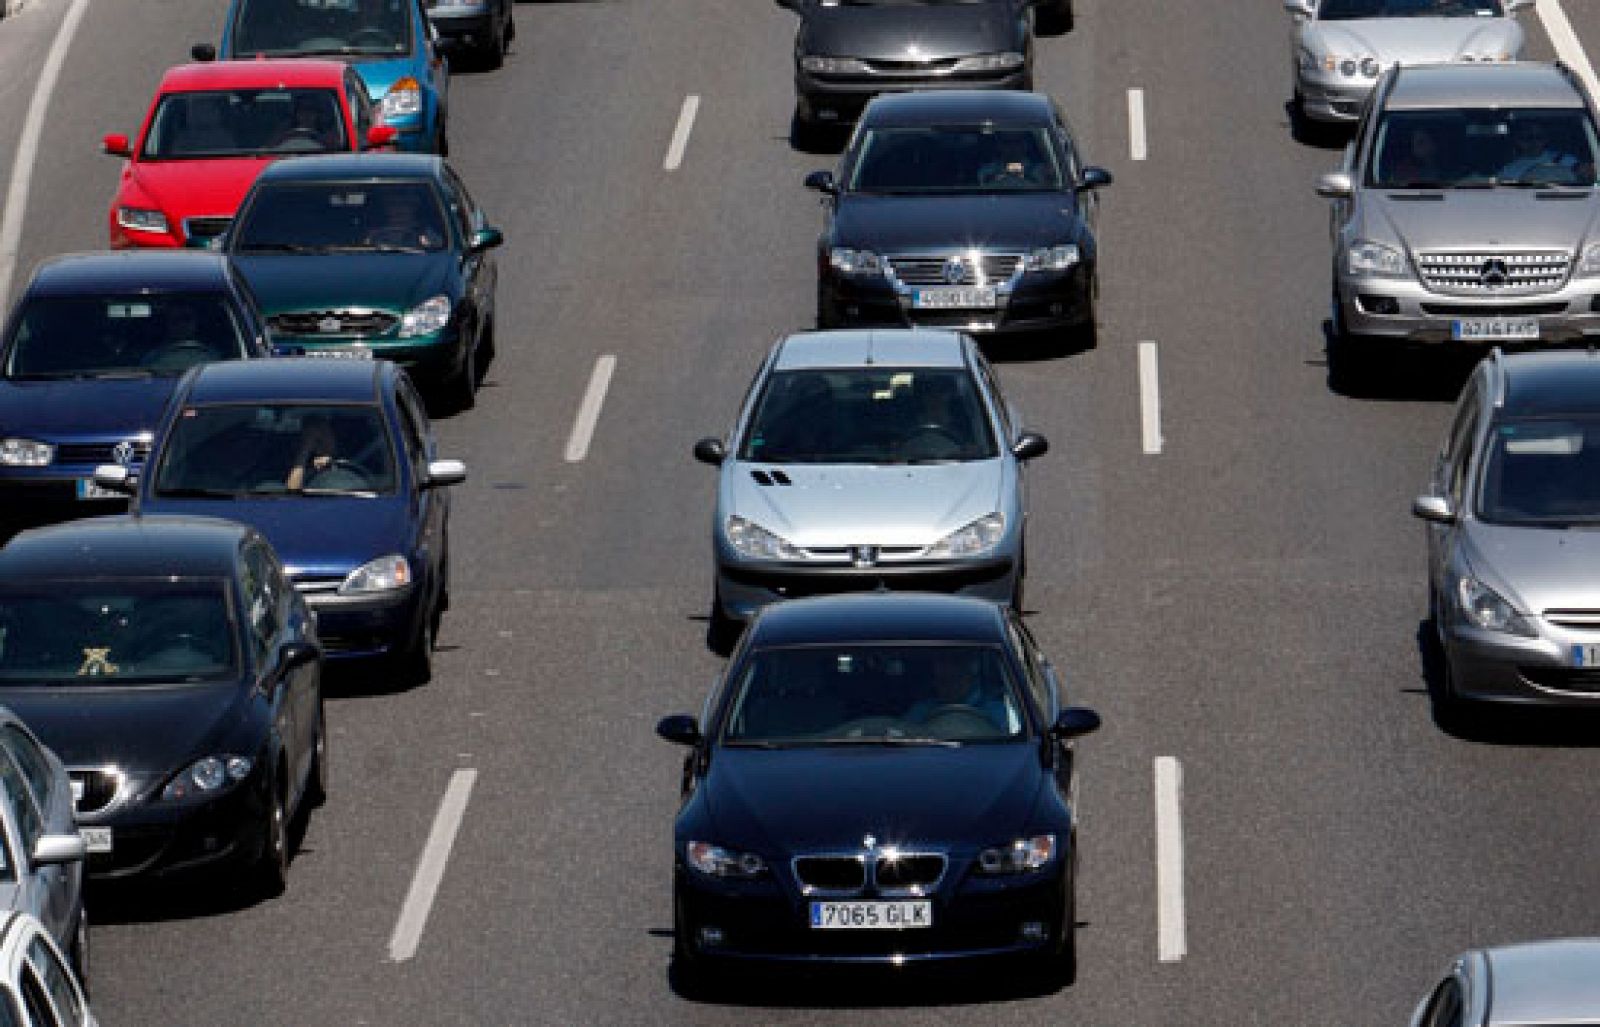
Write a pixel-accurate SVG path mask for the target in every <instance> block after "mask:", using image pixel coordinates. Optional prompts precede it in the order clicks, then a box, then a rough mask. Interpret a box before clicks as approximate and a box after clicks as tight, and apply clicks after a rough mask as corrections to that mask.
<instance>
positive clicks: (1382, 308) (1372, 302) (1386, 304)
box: [1356, 295, 1400, 314]
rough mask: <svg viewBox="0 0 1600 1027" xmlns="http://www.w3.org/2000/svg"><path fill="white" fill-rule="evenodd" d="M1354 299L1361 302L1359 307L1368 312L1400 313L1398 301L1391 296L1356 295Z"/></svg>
mask: <svg viewBox="0 0 1600 1027" xmlns="http://www.w3.org/2000/svg"><path fill="white" fill-rule="evenodd" d="M1356 300H1357V302H1359V303H1360V304H1361V309H1362V310H1364V311H1366V312H1367V313H1369V314H1398V313H1400V301H1399V300H1397V299H1395V298H1394V297H1393V296H1366V295H1361V296H1357V297H1356Z"/></svg>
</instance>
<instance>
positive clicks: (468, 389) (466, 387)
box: [445, 339, 478, 411]
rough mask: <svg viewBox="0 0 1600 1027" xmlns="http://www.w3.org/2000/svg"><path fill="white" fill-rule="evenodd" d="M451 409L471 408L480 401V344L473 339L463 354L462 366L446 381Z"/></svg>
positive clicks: (446, 391)
mask: <svg viewBox="0 0 1600 1027" xmlns="http://www.w3.org/2000/svg"><path fill="white" fill-rule="evenodd" d="M445 393H446V396H447V399H448V405H449V407H450V409H451V410H454V411H462V410H471V409H472V408H473V407H474V406H476V405H477V402H478V345H477V340H476V339H473V340H472V341H471V342H469V343H468V344H467V351H466V353H464V354H462V356H461V367H460V369H459V370H457V371H456V373H455V374H453V375H451V376H450V378H449V379H448V380H447V381H446V383H445Z"/></svg>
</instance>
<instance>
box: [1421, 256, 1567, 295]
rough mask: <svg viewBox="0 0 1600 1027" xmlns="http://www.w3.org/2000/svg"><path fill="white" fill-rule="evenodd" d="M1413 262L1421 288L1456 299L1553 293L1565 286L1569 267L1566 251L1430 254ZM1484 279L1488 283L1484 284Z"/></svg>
mask: <svg viewBox="0 0 1600 1027" xmlns="http://www.w3.org/2000/svg"><path fill="white" fill-rule="evenodd" d="M1416 260H1417V271H1418V273H1419V274H1420V275H1421V276H1422V281H1423V284H1425V285H1426V286H1427V287H1428V288H1430V289H1432V290H1434V291H1435V292H1442V293H1451V294H1454V295H1458V296H1509V295H1531V294H1537V293H1544V292H1555V291H1556V290H1558V289H1560V288H1561V287H1562V286H1563V285H1565V284H1566V281H1567V275H1568V273H1569V272H1570V271H1571V267H1572V254H1571V252H1569V251H1567V250H1519V251H1514V252H1508V253H1477V252H1473V253H1444V252H1438V251H1434V252H1427V253H1418V254H1417V255H1416ZM1491 266H1492V269H1493V270H1492V272H1491V271H1490V269H1491ZM1501 268H1503V273H1502V272H1501V270H1500V269H1501ZM1486 272H1488V273H1486ZM1486 278H1488V279H1489V280H1487V281H1486ZM1497 279H1498V280H1497Z"/></svg>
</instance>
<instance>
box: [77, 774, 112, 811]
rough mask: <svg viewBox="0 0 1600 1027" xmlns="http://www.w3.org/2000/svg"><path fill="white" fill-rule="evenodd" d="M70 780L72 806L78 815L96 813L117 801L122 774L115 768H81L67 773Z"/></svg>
mask: <svg viewBox="0 0 1600 1027" xmlns="http://www.w3.org/2000/svg"><path fill="white" fill-rule="evenodd" d="M67 776H68V777H69V778H71V779H72V805H73V808H74V809H75V810H77V812H79V813H98V812H100V811H101V810H104V809H106V808H108V807H110V806H112V805H113V804H115V803H116V801H117V796H118V794H120V793H121V791H122V782H123V774H122V771H120V770H118V769H117V768H115V767H81V768H73V769H69V770H68V771H67Z"/></svg>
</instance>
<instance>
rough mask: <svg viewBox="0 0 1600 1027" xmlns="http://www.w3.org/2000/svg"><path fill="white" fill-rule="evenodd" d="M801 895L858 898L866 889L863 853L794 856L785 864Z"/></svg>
mask: <svg viewBox="0 0 1600 1027" xmlns="http://www.w3.org/2000/svg"><path fill="white" fill-rule="evenodd" d="M789 867H790V869H792V870H793V871H794V879H795V880H796V881H798V882H799V884H800V894H802V895H859V894H861V892H862V891H864V890H865V889H866V886H867V857H866V853H863V852H857V853H853V854H850V855H816V856H796V857H794V858H793V859H791V860H790V861H789Z"/></svg>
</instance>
